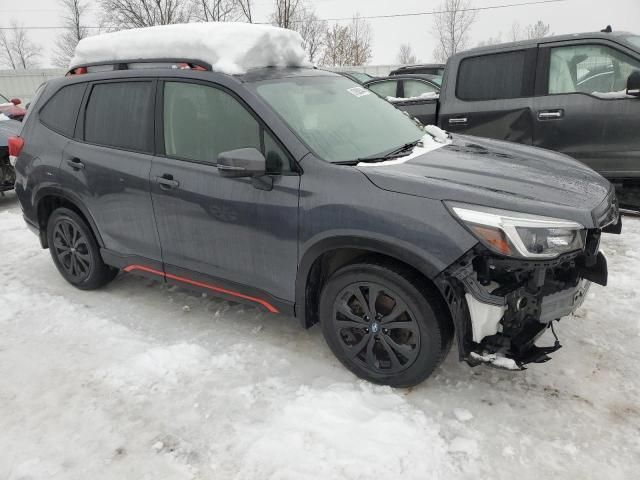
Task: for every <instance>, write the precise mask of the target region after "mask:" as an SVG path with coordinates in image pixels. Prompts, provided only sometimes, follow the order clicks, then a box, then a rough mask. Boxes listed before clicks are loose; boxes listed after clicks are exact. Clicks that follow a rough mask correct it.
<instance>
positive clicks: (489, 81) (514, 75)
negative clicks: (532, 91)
mask: <svg viewBox="0 0 640 480" xmlns="http://www.w3.org/2000/svg"><path fill="white" fill-rule="evenodd" d="M525 62H526V51H525V50H518V51H514V52H506V53H494V54H491V55H482V56H479V57H470V58H465V59H464V60H462V62H461V63H460V68H459V70H458V82H457V83H458V84H457V87H456V96H457V97H458V98H459V99H460V100H469V101H473V100H501V99H508V98H518V97H523V96H524V93H525V92H524V84H525V82H524V70H525Z"/></svg>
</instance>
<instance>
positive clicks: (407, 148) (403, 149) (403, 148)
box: [385, 138, 422, 158]
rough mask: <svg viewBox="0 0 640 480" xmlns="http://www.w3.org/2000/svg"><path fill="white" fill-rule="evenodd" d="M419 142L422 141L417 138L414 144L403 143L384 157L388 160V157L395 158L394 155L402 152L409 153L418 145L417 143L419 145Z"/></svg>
mask: <svg viewBox="0 0 640 480" xmlns="http://www.w3.org/2000/svg"><path fill="white" fill-rule="evenodd" d="M421 140H422V138H419V139H418V140H416V141H415V142H409V143H405V144H404V145H402V146H401V147H398V148H396V149H395V150H391V151H390V152H389V153H387V154H386V155H385V157H387V158H389V157H392V156H396V155H398V154H400V153H403V152H411V151H412V150H413V149H414V148H415V147H416V145H418V143H420V141H421Z"/></svg>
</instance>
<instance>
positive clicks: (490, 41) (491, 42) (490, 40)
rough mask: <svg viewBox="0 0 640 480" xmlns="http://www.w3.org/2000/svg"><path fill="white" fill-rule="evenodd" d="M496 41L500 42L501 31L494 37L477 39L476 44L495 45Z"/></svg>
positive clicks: (480, 45) (483, 45)
mask: <svg viewBox="0 0 640 480" xmlns="http://www.w3.org/2000/svg"><path fill="white" fill-rule="evenodd" d="M498 43H502V32H498V34H497V35H496V36H495V37H489V38H487V39H486V40H481V41H479V42H478V46H479V47H485V46H488V45H497V44H498Z"/></svg>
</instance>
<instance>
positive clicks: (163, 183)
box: [156, 173, 180, 190]
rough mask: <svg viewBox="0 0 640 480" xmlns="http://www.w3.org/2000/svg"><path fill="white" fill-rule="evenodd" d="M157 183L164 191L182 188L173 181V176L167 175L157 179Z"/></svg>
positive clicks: (178, 183)
mask: <svg viewBox="0 0 640 480" xmlns="http://www.w3.org/2000/svg"><path fill="white" fill-rule="evenodd" d="M156 183H157V184H158V185H160V188H162V189H163V190H172V189H174V188H178V187H179V186H180V182H178V181H177V180H174V179H173V175H169V174H168V173H165V174H164V175H162V176H161V177H156Z"/></svg>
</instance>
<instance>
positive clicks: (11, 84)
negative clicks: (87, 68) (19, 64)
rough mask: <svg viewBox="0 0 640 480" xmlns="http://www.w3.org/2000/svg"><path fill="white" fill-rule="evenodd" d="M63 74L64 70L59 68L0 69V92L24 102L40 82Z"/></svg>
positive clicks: (29, 97)
mask: <svg viewBox="0 0 640 480" xmlns="http://www.w3.org/2000/svg"><path fill="white" fill-rule="evenodd" d="M64 74H65V70H64V69H61V68H44V69H40V70H0V93H1V94H2V95H3V96H5V97H7V98H9V99H11V98H19V99H20V100H22V102H23V103H25V104H26V103H27V102H29V101H31V99H32V98H33V94H34V93H35V92H36V90H37V89H38V87H39V86H40V85H41V84H42V83H44V82H46V81H47V80H50V79H52V78H56V77H61V76H62V75H64Z"/></svg>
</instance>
